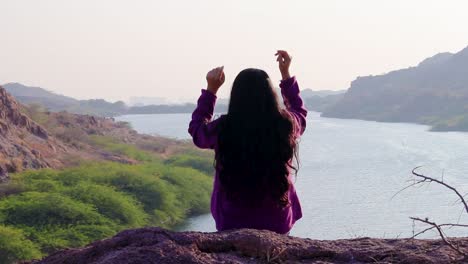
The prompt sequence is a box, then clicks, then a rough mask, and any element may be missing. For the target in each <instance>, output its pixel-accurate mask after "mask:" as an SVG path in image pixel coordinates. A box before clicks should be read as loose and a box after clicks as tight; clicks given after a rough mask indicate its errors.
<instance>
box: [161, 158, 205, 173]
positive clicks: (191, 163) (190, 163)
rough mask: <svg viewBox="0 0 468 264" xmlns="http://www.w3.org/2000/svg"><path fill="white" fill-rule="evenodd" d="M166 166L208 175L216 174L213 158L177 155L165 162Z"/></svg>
mask: <svg viewBox="0 0 468 264" xmlns="http://www.w3.org/2000/svg"><path fill="white" fill-rule="evenodd" d="M165 163H166V164H169V165H173V166H179V167H189V168H194V169H197V170H199V171H201V172H203V173H206V174H208V175H212V174H213V173H214V168H213V158H212V157H203V156H195V155H186V154H180V155H175V156H173V157H171V158H169V159H167V160H166V161H165Z"/></svg>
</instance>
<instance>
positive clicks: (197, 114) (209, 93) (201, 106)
mask: <svg viewBox="0 0 468 264" xmlns="http://www.w3.org/2000/svg"><path fill="white" fill-rule="evenodd" d="M206 79H207V82H208V87H207V89H202V90H201V95H200V97H199V98H198V101H197V107H196V108H195V110H194V111H193V113H192V120H191V121H190V124H189V128H188V132H189V133H190V135H191V136H192V139H193V143H194V144H195V145H196V146H197V147H199V148H211V149H213V148H214V147H215V145H216V141H217V138H218V133H217V127H218V126H217V123H218V121H219V119H217V120H214V121H212V120H211V119H212V117H213V111H214V106H215V103H216V92H217V91H218V89H219V87H221V85H222V84H223V83H224V72H223V67H219V68H215V69H213V70H211V71H210V72H208V74H207V76H206Z"/></svg>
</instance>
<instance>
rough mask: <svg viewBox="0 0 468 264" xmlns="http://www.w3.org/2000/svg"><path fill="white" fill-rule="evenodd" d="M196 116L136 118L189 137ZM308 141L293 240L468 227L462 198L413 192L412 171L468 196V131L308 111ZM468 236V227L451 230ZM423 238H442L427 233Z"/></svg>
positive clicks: (208, 221) (147, 129) (203, 225)
mask: <svg viewBox="0 0 468 264" xmlns="http://www.w3.org/2000/svg"><path fill="white" fill-rule="evenodd" d="M190 117H191V114H157V115H129V116H121V117H118V118H117V120H120V121H128V122H130V123H131V124H132V126H133V128H134V129H136V130H137V131H138V132H140V133H146V134H157V135H162V136H167V137H172V138H178V139H188V138H190V135H189V134H188V132H187V128H188V123H189V121H190ZM307 121H308V123H307V129H306V132H305V133H304V135H303V136H302V138H301V142H300V146H299V154H300V161H301V167H300V170H299V173H298V175H297V181H296V183H295V186H296V189H297V192H298V195H299V198H300V200H301V204H302V208H303V218H302V219H301V220H299V221H298V222H297V223H296V225H295V226H294V228H293V229H292V230H291V235H294V236H298V237H308V238H313V239H338V238H356V237H362V236H369V237H380V238H397V237H409V236H411V235H412V234H413V233H412V232H413V230H415V231H416V232H417V231H418V230H422V229H423V227H424V226H423V225H421V224H416V226H415V227H414V226H413V221H412V220H410V219H409V217H410V216H416V217H421V218H425V217H429V219H430V220H432V221H436V222H437V223H443V222H452V223H456V222H460V223H465V224H466V223H468V217H466V214H465V213H464V212H463V207H462V206H461V204H459V203H456V200H457V197H456V196H455V195H454V194H453V193H451V192H450V191H449V190H448V189H445V188H443V187H441V186H439V185H436V184H434V183H433V184H426V185H423V186H421V187H418V188H417V187H412V188H410V189H408V190H406V191H403V192H401V193H399V194H398V195H396V196H395V197H393V196H394V195H395V194H396V193H397V192H398V191H399V190H401V189H402V188H404V187H405V186H406V185H408V184H409V183H410V182H409V181H411V180H412V179H413V178H412V177H411V170H412V169H413V168H415V167H416V166H422V167H421V168H420V169H419V170H418V172H422V173H424V174H426V175H428V176H432V177H437V178H439V179H441V178H442V177H443V179H444V181H445V182H446V183H448V184H451V185H453V186H454V187H457V188H458V189H459V190H460V191H462V192H463V193H468V133H458V132H444V133H440V132H430V131H427V130H428V127H427V126H423V125H416V124H402V123H378V122H370V121H362V120H347V119H334V118H322V117H320V115H319V113H315V112H309V115H308V117H307ZM182 230H193V231H215V226H214V221H213V219H212V217H211V215H202V216H198V217H194V218H191V219H189V220H188V221H187V223H186V225H185V226H184V227H183V228H182ZM447 233H448V234H449V235H454V236H468V229H466V228H465V229H451V230H448V232H447ZM423 237H425V238H435V237H437V234H435V233H427V234H425V235H424V236H423Z"/></svg>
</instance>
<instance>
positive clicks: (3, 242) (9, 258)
mask: <svg viewBox="0 0 468 264" xmlns="http://www.w3.org/2000/svg"><path fill="white" fill-rule="evenodd" d="M40 257H41V252H40V251H39V248H38V247H37V246H36V245H35V244H34V243H33V242H32V241H30V240H28V239H27V238H26V237H25V236H24V234H23V232H22V231H21V230H19V229H15V228H12V227H8V226H3V225H0V263H5V264H8V263H14V262H16V261H18V260H29V259H35V258H40Z"/></svg>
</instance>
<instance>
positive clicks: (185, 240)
mask: <svg viewBox="0 0 468 264" xmlns="http://www.w3.org/2000/svg"><path fill="white" fill-rule="evenodd" d="M455 242H456V243H458V244H459V245H460V247H461V249H463V250H465V251H466V250H468V238H458V239H456V240H455ZM32 263H35V264H39V263H41V264H58V263H68V264H74V263H76V264H78V263H103V264H104V263H105V264H107V263H108V264H111V263H112V264H119V263H120V264H123V263H467V262H463V260H461V257H460V255H457V253H455V252H454V251H453V250H451V249H450V248H449V247H448V246H446V245H445V244H444V243H443V242H442V241H440V240H410V239H371V238H358V239H347V240H311V239H303V238H296V237H290V236H284V235H279V234H276V233H273V232H270V231H261V230H250V229H241V230H233V231H225V232H218V233H200V232H180V233H178V232H171V231H168V230H165V229H161V228H156V227H154V228H141V229H133V230H126V231H123V232H121V233H119V234H117V235H116V236H115V237H113V238H110V239H106V240H101V241H96V242H94V243H92V244H90V245H88V246H87V247H84V248H79V249H67V250H63V251H59V252H57V253H54V254H52V255H50V256H48V257H46V258H45V259H43V260H39V261H35V262H32Z"/></svg>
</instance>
